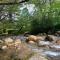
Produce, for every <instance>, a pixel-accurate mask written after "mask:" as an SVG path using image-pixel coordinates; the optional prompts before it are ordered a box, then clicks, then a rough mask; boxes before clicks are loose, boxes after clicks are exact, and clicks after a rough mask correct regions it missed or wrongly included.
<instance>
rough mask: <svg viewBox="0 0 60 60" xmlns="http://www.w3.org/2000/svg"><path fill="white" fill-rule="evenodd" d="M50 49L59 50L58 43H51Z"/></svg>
mask: <svg viewBox="0 0 60 60" xmlns="http://www.w3.org/2000/svg"><path fill="white" fill-rule="evenodd" d="M50 49H53V50H59V51H60V45H51V46H50Z"/></svg>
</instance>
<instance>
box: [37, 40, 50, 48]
mask: <svg viewBox="0 0 60 60" xmlns="http://www.w3.org/2000/svg"><path fill="white" fill-rule="evenodd" d="M37 44H38V46H40V47H42V46H43V47H47V46H49V45H51V43H50V42H49V41H38V43H37Z"/></svg>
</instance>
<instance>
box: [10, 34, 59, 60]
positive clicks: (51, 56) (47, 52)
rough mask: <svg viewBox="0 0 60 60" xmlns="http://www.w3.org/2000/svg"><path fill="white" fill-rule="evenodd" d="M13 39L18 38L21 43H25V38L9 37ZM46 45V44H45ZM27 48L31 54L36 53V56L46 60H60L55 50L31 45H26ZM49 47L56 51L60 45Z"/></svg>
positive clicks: (57, 51)
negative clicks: (39, 55)
mask: <svg viewBox="0 0 60 60" xmlns="http://www.w3.org/2000/svg"><path fill="white" fill-rule="evenodd" d="M10 37H11V38H13V39H16V38H19V39H21V40H22V41H23V42H25V40H26V37H25V36H23V35H20V36H10ZM45 44H46V42H45ZM27 45H28V47H29V48H31V49H32V51H33V52H36V53H38V54H41V55H44V56H47V58H48V60H60V50H55V49H47V48H43V47H38V46H37V45H32V44H27ZM51 47H54V48H56V49H58V48H60V45H53V46H51ZM33 58H34V57H33Z"/></svg>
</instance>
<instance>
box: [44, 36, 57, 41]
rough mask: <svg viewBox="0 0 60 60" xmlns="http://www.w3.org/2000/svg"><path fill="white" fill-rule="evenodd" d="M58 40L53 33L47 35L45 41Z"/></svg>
mask: <svg viewBox="0 0 60 60" xmlns="http://www.w3.org/2000/svg"><path fill="white" fill-rule="evenodd" d="M56 40H57V37H56V36H53V35H47V36H46V38H45V41H50V42H55V41H56Z"/></svg>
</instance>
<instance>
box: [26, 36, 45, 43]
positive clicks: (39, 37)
mask: <svg viewBox="0 0 60 60" xmlns="http://www.w3.org/2000/svg"><path fill="white" fill-rule="evenodd" d="M44 39H45V38H44V37H42V36H34V35H30V36H29V37H27V39H26V42H29V41H34V42H38V41H39V40H40V41H41V40H44Z"/></svg>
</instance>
